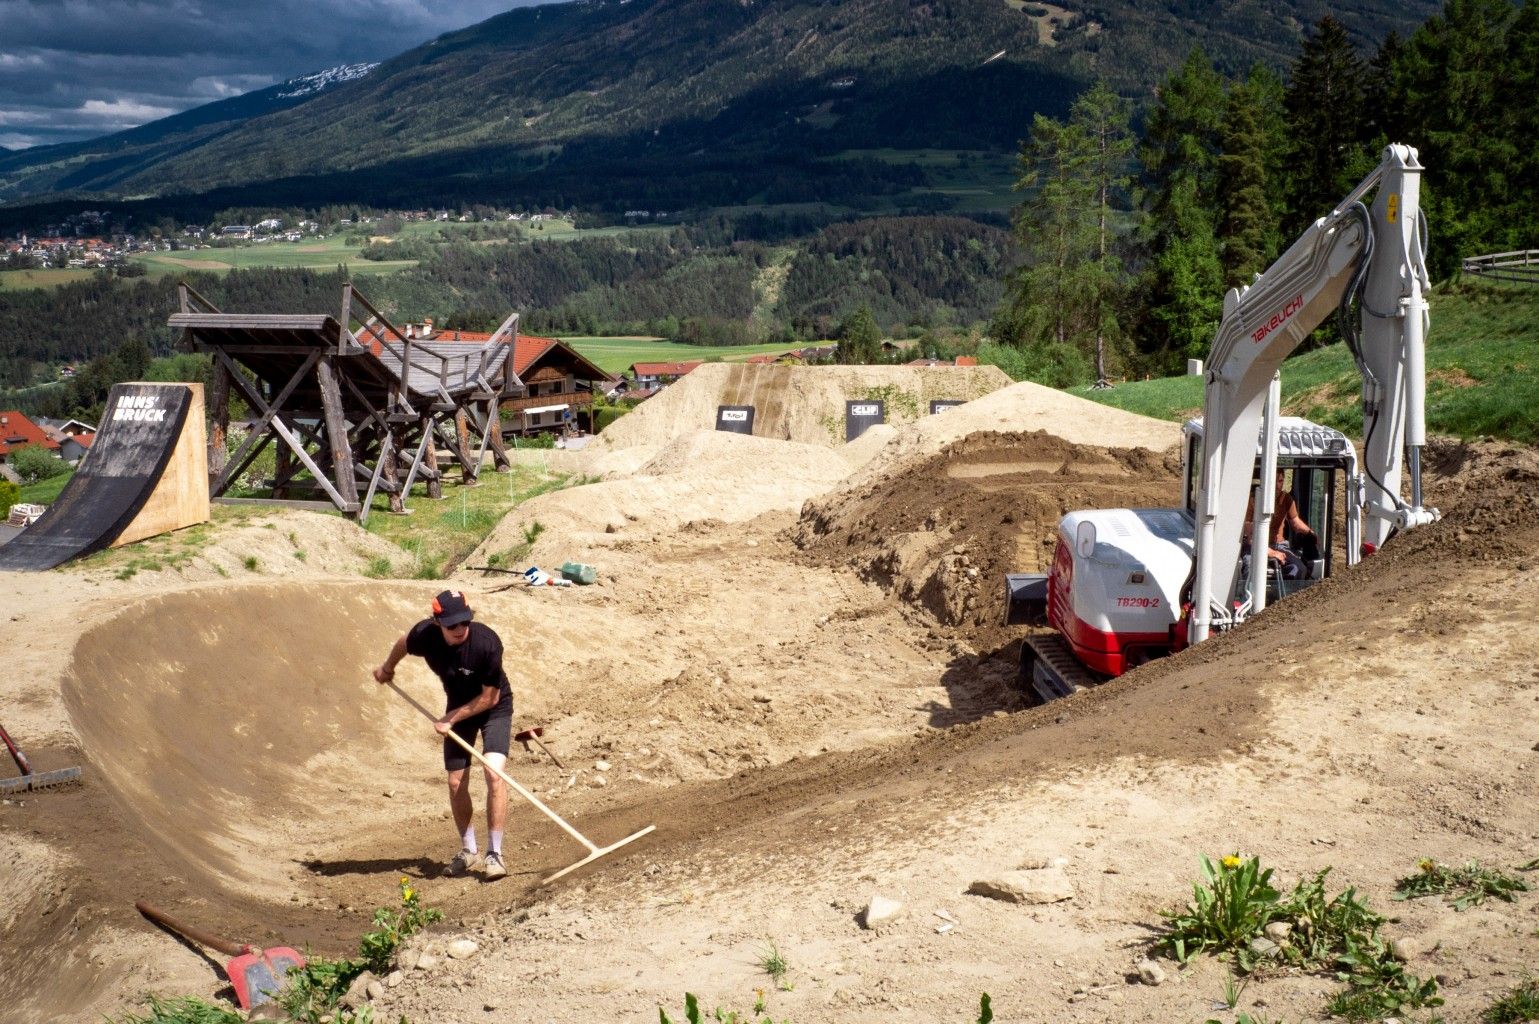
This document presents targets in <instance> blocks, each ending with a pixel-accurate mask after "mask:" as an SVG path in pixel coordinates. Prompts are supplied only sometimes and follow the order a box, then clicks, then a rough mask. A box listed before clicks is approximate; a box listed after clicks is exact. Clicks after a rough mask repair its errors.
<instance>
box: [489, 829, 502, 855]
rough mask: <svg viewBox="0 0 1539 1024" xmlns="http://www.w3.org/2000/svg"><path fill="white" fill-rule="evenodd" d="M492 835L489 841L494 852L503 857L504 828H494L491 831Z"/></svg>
mask: <svg viewBox="0 0 1539 1024" xmlns="http://www.w3.org/2000/svg"><path fill="white" fill-rule="evenodd" d="M490 835H491V839H489V840H488V842H490V843H491V848H492V852H493V853H495V854H496V855H497V856H499V857H501V856H502V830H501V829H495V828H494V829H492V830H491V831H490Z"/></svg>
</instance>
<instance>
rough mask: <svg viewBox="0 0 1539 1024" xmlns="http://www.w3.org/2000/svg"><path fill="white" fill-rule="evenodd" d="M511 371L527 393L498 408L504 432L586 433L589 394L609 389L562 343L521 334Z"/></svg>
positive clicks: (608, 379) (606, 378)
mask: <svg viewBox="0 0 1539 1024" xmlns="http://www.w3.org/2000/svg"><path fill="white" fill-rule="evenodd" d="M513 372H514V373H516V374H518V379H519V380H521V381H523V382H524V385H525V386H526V387H527V388H528V389H529V394H528V396H527V397H524V398H512V399H509V400H507V401H505V402H503V403H502V418H503V426H502V429H503V432H504V433H513V434H539V433H543V432H545V431H549V430H557V429H560V428H561V427H562V426H563V425H566V426H569V427H571V428H573V429H576V430H579V431H582V432H583V433H588V434H591V433H593V395H594V393H595V392H598V393H599V394H603V393H605V392H607V391H609V389H610V388H611V387H613V386H614V384H615V378H614V377H612V376H610V375H609V374H607V373H605V372H604V371H603V370H601V369H599V368H598V367H597V366H595V365H594V364H593V363H591V362H589V361H588V360H587V359H586V358H584V357H583V355H582V354H581V353H579V352H578V351H577V350H576V349H574V348H572V347H571V346H569V345H567V344H566V342H564V341H558V340H557V339H555V338H535V337H531V336H530V335H527V334H520V335H519V336H518V339H517V341H516V342H515V343H514V346H513Z"/></svg>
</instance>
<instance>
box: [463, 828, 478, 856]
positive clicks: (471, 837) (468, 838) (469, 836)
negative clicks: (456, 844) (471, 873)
mask: <svg viewBox="0 0 1539 1024" xmlns="http://www.w3.org/2000/svg"><path fill="white" fill-rule="evenodd" d="M460 845H461V846H462V847H464V848H465V849H467V850H469V851H470V852H471V853H475V852H476V827H475V826H474V825H472V826H470V827H469V828H467V829H466V830H465V831H463V832H461V833H460Z"/></svg>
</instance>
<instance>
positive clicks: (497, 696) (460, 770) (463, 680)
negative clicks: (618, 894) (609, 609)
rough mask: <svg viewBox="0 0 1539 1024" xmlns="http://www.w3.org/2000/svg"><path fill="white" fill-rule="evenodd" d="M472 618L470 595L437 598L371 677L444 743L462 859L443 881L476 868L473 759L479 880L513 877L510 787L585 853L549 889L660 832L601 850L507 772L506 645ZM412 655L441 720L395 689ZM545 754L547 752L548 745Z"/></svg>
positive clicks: (457, 859)
mask: <svg viewBox="0 0 1539 1024" xmlns="http://www.w3.org/2000/svg"><path fill="white" fill-rule="evenodd" d="M471 618H472V614H471V611H470V605H469V604H468V603H466V601H465V596H464V595H463V594H461V593H460V592H459V591H457V590H445V591H444V592H443V593H441V594H439V595H438V596H437V597H435V598H434V599H433V617H432V618H431V619H423V620H422V621H421V622H419V623H417V624H416V625H415V626H413V627H412V628H411V629H410V630H408V631H407V633H406V634H405V635H403V636H402V637H400V639H398V640H396V642H395V644H394V645H393V646H392V647H391V648H390V654H389V655H388V656H386V658H385V661H384V664H382V665H380V666H379V667H378V668H376V669H375V670H374V679H375V681H376V682H379V683H382V684H384V685H386V686H389V687H390V688H391V689H392V690H394V691H395V692H396V693H398V694H400V696H401V698H402V699H403V700H405V701H406V702H407V703H408V704H410V705H411V706H412V707H414V708H416V709H417V710H418V711H420V712H421V713H422V714H423V716H424V717H426V718H427V719H428V720H430V721H431V722H432V723H433V728H434V730H435V731H436V732H437V733H438V734H439V735H440V736H443V737H444V767H445V768H446V769H447V770H448V772H449V806H450V808H451V810H452V811H453V812H454V825H455V827H456V828H457V829H459V832H460V843H461V848H460V852H459V853H458V854H456V855H455V857H454V859H453V860H452V861H450V862H449V866H448V868H447V869H446V870H445V874H451V875H453V874H463V873H465V872H468V871H470V870H472V869H473V868H474V867H475V864H476V859H477V854H476V831H475V824H474V813H475V810H474V808H473V807H472V806H471V801H470V791H469V789H468V788H466V782H465V771H466V769H468V768H469V767H470V761H469V760H468V759H467V758H470V757H473V758H475V759H476V760H477V761H480V762H481V764H482V766H483V767H484V768H485V769H486V786H487V808H486V820H487V828H488V831H489V833H490V834H489V837H488V840H489V842H490V846H491V849H490V850H489V851H488V853H487V855H486V859H485V862H484V866H483V867H482V875H483V877H485V878H486V879H488V880H491V879H497V878H502V877H503V876H504V875H506V874H507V873H508V870H507V868H506V867H505V866H504V865H503V863H502V827H503V822H504V821H505V820H506V819H507V810H508V789H509V788H511V789H512V790H513V791H514V792H516V793H518V795H519V796H521V797H523V798H524V799H525V800H528V801H529V802H530V803H532V804H533V805H534V806H535V807H537V808H538V809H539V810H540V811H541V812H542V813H543V814H545V815H546V816H547V817H549V818H550V819H551V820H552V821H554V822H555V823H556V824H557V825H560V826H561V828H562V829H563V830H564V831H565V832H566V833H567V835H569V836H571V837H572V838H573V839H575V840H577V841H578V842H579V843H582V845H583V846H585V847H587V849H588V856H586V857H584V858H583V859H582V860H580V861H578V862H577V863H575V864H571V865H568V866H567V867H565V868H562V869H561V870H560V871H557V872H556V873H555V874H553V875H550V876H549V877H547V878H545V879H543V881H544V882H551V881H554V880H555V879H557V878H560V877H561V876H562V875H565V874H567V873H568V872H571V871H575V870H577V869H578V868H580V867H582V866H583V865H584V864H588V863H590V862H592V861H595V860H597V859H598V858H600V857H602V856H604V855H605V854H608V853H611V852H613V851H615V850H617V849H619V848H620V847H622V846H624V845H626V844H627V843H630V842H633V841H634V840H637V839H640V838H641V837H642V836H644V835H646V834H647V833H649V832H651V831H652V830H653V829H654V827H655V826H652V825H648V826H647V827H646V828H644V829H642V830H641V831H640V832H636V833H633V834H632V835H629V836H626V837H625V838H624V839H621V840H620V841H619V842H617V843H612V844H610V845H609V846H605V847H599V846H597V845H595V844H594V843H593V842H591V841H590V840H589V839H588V838H587V837H586V836H584V835H583V834H582V833H581V832H579V831H577V830H576V829H575V828H573V827H572V826H571V825H569V824H567V823H566V821H564V820H563V819H562V818H561V816H560V815H559V814H557V813H556V812H555V811H553V810H551V809H550V808H549V807H547V806H545V804H543V803H541V802H540V801H539V800H538V799H537V798H536V797H535V796H534V794H533V793H530V792H529V791H528V790H527V789H525V788H524V787H523V786H520V785H519V784H518V783H517V782H515V781H514V780H513V779H512V778H511V777H510V776H509V775H508V774H507V772H505V771H504V770H503V765H504V764H506V763H507V755H508V746H509V742H510V739H511V733H512V720H513V695H512V690H511V688H510V687H509V686H508V677H507V673H505V672H504V671H503V669H502V640H501V639H500V638H499V637H498V636H497V634H496V633H495V632H493V631H492V630H491V629H490V628H489V627H487V626H484V625H482V624H481V623H478V622H472V621H471ZM408 654H415V655H419V656H420V657H422V658H424V659H425V660H426V661H427V663H428V667H429V668H431V669H432V670H433V671H434V672H435V673H437V675H438V678H439V679H440V680H441V681H442V682H443V686H444V693H445V695H446V697H447V698H448V707H447V709H446V710H445V711H444V714H443V716H442V717H440V718H434V717H433V713H432V712H431V711H429V710H428V709H427V708H425V707H423V706H422V705H421V704H420V703H418V702H417V700H415V699H414V698H413V697H412V696H411V695H410V694H408V693H406V691H404V690H402V689H401V688H400V687H399V686H397V685H396V684H395V667H396V666H397V665H398V664H400V662H401V659H402V658H404V657H406V656H407V655H408ZM477 732H480V733H481V736H482V743H483V745H484V746H485V748H486V753H485V754H484V755H483V754H482V753H480V752H479V751H477V750H476V748H475V747H474V746H473V743H474V741H475V737H476V733H477ZM522 735H523V734H520V737H521V738H522ZM541 747H542V749H543V747H544V744H541ZM461 751H463V753H461ZM547 752H548V751H547ZM552 757H553V758H554V755H552Z"/></svg>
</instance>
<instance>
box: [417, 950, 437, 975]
mask: <svg viewBox="0 0 1539 1024" xmlns="http://www.w3.org/2000/svg"><path fill="white" fill-rule="evenodd" d="M416 966H417V970H419V971H431V970H432V969H433V968H435V967H437V966H438V957H436V956H434V955H433V954H432V953H423V954H422V955H421V956H419V957H418V958H417V964H416Z"/></svg>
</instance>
